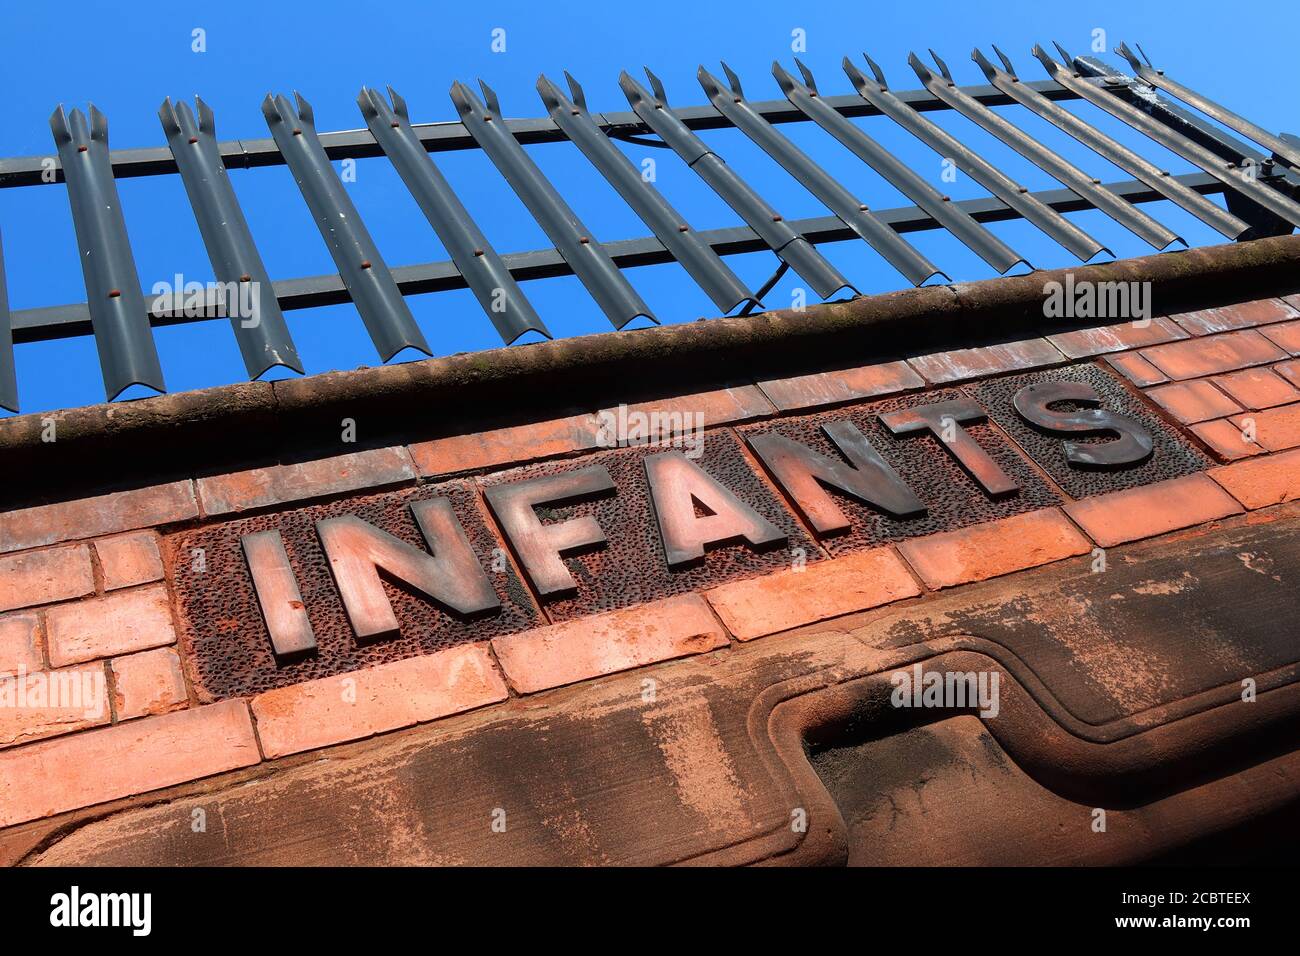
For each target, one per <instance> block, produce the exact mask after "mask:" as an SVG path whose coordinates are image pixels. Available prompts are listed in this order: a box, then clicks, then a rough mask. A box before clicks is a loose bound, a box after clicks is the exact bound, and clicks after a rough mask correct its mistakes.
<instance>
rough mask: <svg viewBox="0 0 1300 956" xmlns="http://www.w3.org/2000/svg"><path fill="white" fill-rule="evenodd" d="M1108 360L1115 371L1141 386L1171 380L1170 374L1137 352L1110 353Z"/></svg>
mask: <svg viewBox="0 0 1300 956" xmlns="http://www.w3.org/2000/svg"><path fill="white" fill-rule="evenodd" d="M1106 361H1107V362H1108V363H1110V365H1111V366H1112V367H1113V368H1114V369H1115V371H1117V372H1119V373H1120V374H1121V375H1123V376H1124V377H1125V378H1127V379H1128V380H1129V381H1130V382H1132V383H1133V384H1134V385H1137V386H1139V387H1141V388H1145V387H1146V386H1148V385H1159V384H1160V383H1161V382H1167V381H1169V376H1168V375H1166V374H1165V373H1164V372H1162V371H1160V369H1158V368H1156V367H1155V366H1154V365H1152V364H1151V363H1150V362H1148V361H1147V360H1146V359H1144V358H1143V357H1142V356H1140V355H1138V354H1137V353H1136V352H1126V353H1124V354H1123V355H1108V356H1106Z"/></svg>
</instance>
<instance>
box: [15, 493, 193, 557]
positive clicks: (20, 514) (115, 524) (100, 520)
mask: <svg viewBox="0 0 1300 956" xmlns="http://www.w3.org/2000/svg"><path fill="white" fill-rule="evenodd" d="M198 513H199V511H198V506H197V505H196V504H195V501H194V489H193V487H191V485H190V482H189V481H173V482H171V483H170V484H166V485H153V486H151V487H149V488H137V489H135V490H132V491H115V492H113V493H112V494H110V495H100V496H98V497H96V498H80V499H78V500H76V501H62V502H59V503H58V504H53V505H39V506H37V507H35V508H22V509H20V510H18V511H9V512H5V513H4V514H0V552H4V551H22V550H25V549H26V548H38V547H40V546H41V545H44V544H55V543H56V542H59V541H76V540H79V539H81V538H98V537H100V536H101V535H106V534H117V533H118V532H121V531H135V530H136V529H137V528H151V527H154V526H155V525H162V524H170V523H172V522H176V521H187V520H189V519H190V518H195V517H197V516H198Z"/></svg>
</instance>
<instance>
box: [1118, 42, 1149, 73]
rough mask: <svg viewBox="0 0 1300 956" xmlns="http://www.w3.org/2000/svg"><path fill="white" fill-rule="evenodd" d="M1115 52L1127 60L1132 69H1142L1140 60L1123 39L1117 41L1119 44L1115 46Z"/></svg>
mask: <svg viewBox="0 0 1300 956" xmlns="http://www.w3.org/2000/svg"><path fill="white" fill-rule="evenodd" d="M1115 52H1116V53H1118V54H1119V55H1120V56H1122V57H1123V58H1124V59H1126V60H1128V65H1129V66H1131V67H1133V69H1135V70H1140V69H1142V61H1140V60H1139V59H1138V58H1137V54H1136V53H1134V52H1133V51H1132V50H1130V49H1129V48H1128V44H1126V43H1125V42H1124V41H1123V40H1120V41H1119V46H1117V47H1115Z"/></svg>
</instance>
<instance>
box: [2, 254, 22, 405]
mask: <svg viewBox="0 0 1300 956" xmlns="http://www.w3.org/2000/svg"><path fill="white" fill-rule="evenodd" d="M0 408H7V409H8V410H9V411H11V412H13V413H14V414H15V415H17V414H18V373H17V372H16V371H15V370H14V330H13V323H12V320H11V319H10V316H9V288H8V286H7V285H6V283H5V245H4V237H3V236H0Z"/></svg>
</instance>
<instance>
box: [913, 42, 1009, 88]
mask: <svg viewBox="0 0 1300 956" xmlns="http://www.w3.org/2000/svg"><path fill="white" fill-rule="evenodd" d="M970 58H971V59H972V60H974V61H975V64H976V65H977V66H978V67H979V68H980V69H981V70H982V71H983V72H984V76H985V78H986V79H989V80H991V79H993V77H995V76H996V75H997V67H995V66H994V65H993V64H992V63H990V62H989V61H988V58H987V57H986V56H985V55H984V54H983V53H981V52H980V50H979V47H976V48H975V49H974V50H971V54H970ZM916 75H917V76H921V74H920V72H919V71H918V72H917V74H916ZM921 82H922V83H924V82H925V77H924V76H921Z"/></svg>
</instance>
